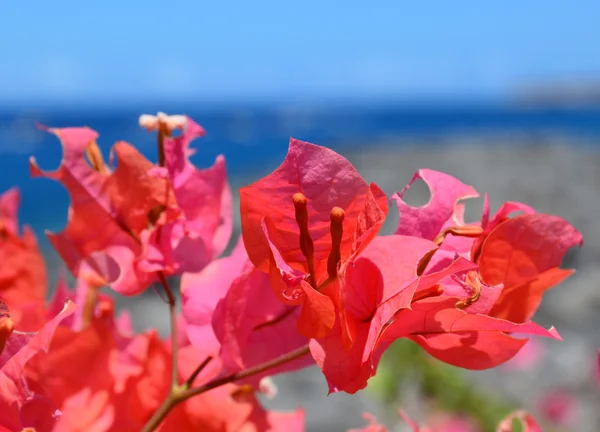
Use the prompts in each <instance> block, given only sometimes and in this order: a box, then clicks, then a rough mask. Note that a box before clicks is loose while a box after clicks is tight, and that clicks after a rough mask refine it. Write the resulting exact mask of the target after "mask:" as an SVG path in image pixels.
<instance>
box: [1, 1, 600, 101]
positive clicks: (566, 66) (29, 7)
mask: <svg viewBox="0 0 600 432" xmlns="http://www.w3.org/2000/svg"><path fill="white" fill-rule="evenodd" d="M0 17H1V18H2V19H1V25H0V53H1V56H2V57H1V58H2V62H1V65H2V67H1V68H0V104H11V103H16V102H19V103H28V102H30V101H38V102H40V101H47V102H53V103H61V102H68V101H75V100H78V101H86V102H88V103H92V104H93V103H96V102H97V103H101V102H114V101H123V100H152V99H196V100H197V99H198V98H204V99H206V100H218V99H223V100H236V99H237V100H256V99H271V98H278V99H280V98H288V97H289V98H300V97H308V98H322V99H327V98H331V99H354V98H357V99H361V98H367V99H390V98H391V99H394V98H407V99H414V98H443V97H450V98H453V97H466V98H471V97H475V98H477V97H489V96H492V97H493V96H499V95H503V94H506V92H510V91H512V90H513V89H514V88H516V87H519V86H521V85H526V84H528V83H531V82H541V81H547V80H550V81H552V80H572V79H576V80H588V79H589V80H592V79H595V78H600V48H599V46H600V26H599V25H598V18H599V17H600V3H599V2H597V1H593V0H578V1H577V2H565V1H552V0H546V1H537V0H530V1H526V2H517V1H491V0H490V1H481V0H479V1H475V0H464V1H459V2H450V1H437V2H416V1H414V2H408V1H401V0H395V1H383V0H382V1H378V2H369V3H368V2H364V1H361V2H358V1H357V2H353V1H344V2H341V1H311V0H305V1H300V2H286V1H281V0H278V1H252V2H250V1H237V2H226V1H211V2H204V1H200V0H188V1H168V2H167V1H152V0H147V1H140V0H98V1H88V2H85V1H80V0H79V1H74V0H54V1H33V2H32V1H2V2H1V3H0Z"/></svg>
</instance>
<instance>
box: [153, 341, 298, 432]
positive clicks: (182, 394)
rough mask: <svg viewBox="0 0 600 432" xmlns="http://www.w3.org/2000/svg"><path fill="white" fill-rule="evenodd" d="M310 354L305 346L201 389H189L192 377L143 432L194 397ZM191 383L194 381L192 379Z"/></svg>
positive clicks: (154, 427)
mask: <svg viewBox="0 0 600 432" xmlns="http://www.w3.org/2000/svg"><path fill="white" fill-rule="evenodd" d="M309 352H310V350H309V348H308V345H305V346H303V347H301V348H298V349H297V350H294V351H291V352H289V353H287V354H284V355H282V356H279V357H277V358H274V359H272V360H269V361H266V362H264V363H260V364H258V365H256V366H253V367H251V368H248V369H245V370H243V371H240V372H236V373H233V374H230V375H226V376H224V377H221V378H216V379H214V380H212V381H209V382H208V383H206V384H204V385H201V386H200V387H196V388H189V387H188V386H187V383H188V382H189V381H190V378H191V377H190V378H188V380H186V383H185V384H183V385H181V386H177V387H175V388H173V389H172V390H171V392H170V393H169V396H168V397H167V399H165V401H164V402H163V403H162V404H161V406H160V407H159V409H158V410H157V411H156V412H155V413H154V415H153V416H152V417H151V418H150V420H148V423H146V425H145V426H144V428H143V429H142V432H152V431H154V430H155V429H156V428H158V426H160V424H161V423H162V421H163V420H164V419H165V417H166V416H167V415H168V414H169V412H170V411H171V409H173V407H175V406H176V405H178V404H180V403H181V402H183V401H185V400H187V399H189V398H191V397H193V396H197V395H199V394H201V393H205V392H207V391H210V390H212V389H214V388H216V387H220V386H222V385H225V384H229V383H232V382H234V381H238V380H241V379H244V378H248V377H251V376H253V375H257V374H259V373H261V372H264V371H267V370H269V369H273V368H275V367H277V366H280V365H282V364H285V363H288V362H291V361H293V360H296V359H298V358H300V357H303V356H305V355H307V354H308V353H309ZM209 358H210V357H209ZM209 361H210V360H209V359H206V360H204V362H202V364H204V363H206V364H208V362H209ZM202 364H201V365H200V366H199V367H198V368H197V370H198V369H200V368H201V366H202ZM192 375H193V374H192ZM194 378H195V377H194ZM191 381H193V379H191Z"/></svg>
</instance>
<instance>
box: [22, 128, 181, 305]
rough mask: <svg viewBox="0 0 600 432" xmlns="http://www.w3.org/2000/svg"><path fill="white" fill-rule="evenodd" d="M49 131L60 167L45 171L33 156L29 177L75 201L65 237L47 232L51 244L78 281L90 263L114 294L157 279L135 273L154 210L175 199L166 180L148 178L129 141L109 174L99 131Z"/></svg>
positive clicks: (119, 146)
mask: <svg viewBox="0 0 600 432" xmlns="http://www.w3.org/2000/svg"><path fill="white" fill-rule="evenodd" d="M48 131H49V132H51V133H53V134H55V135H56V136H57V137H58V138H59V139H60V140H61V144H62V148H63V159H62V162H61V165H60V166H59V168H58V169H57V170H56V171H53V172H45V171H42V170H41V169H40V168H39V167H38V166H37V164H36V162H35V160H34V159H33V158H31V160H30V170H31V175H32V176H34V177H46V178H50V179H54V180H57V181H59V182H60V183H62V184H63V186H65V188H66V189H67V191H68V192H69V196H70V198H71V207H70V209H69V217H68V222H67V225H66V227H65V229H64V230H63V231H62V232H61V233H58V234H54V233H48V238H49V240H50V242H51V243H52V245H53V246H54V247H55V249H56V250H57V251H58V253H59V255H60V256H61V257H62V258H63V260H64V261H65V263H66V264H67V266H68V267H69V269H70V270H71V272H72V273H73V275H74V276H75V277H79V273H80V269H81V267H82V265H83V264H87V265H88V266H89V267H92V268H94V269H95V270H96V272H97V273H98V274H99V275H100V276H101V277H102V278H103V279H104V280H105V281H106V282H107V283H108V284H110V285H111V287H112V288H113V289H114V290H116V291H118V292H120V293H122V294H127V295H132V294H137V293H139V292H140V291H142V290H143V289H145V288H146V287H147V286H148V284H149V283H150V282H151V281H152V280H153V277H154V276H153V275H152V274H148V273H146V272H143V271H140V270H138V269H136V266H135V260H136V257H137V256H139V254H140V252H141V245H140V239H139V235H140V233H141V232H142V231H143V230H144V229H146V228H147V226H148V215H149V214H150V212H151V211H152V210H153V209H154V208H156V207H157V206H158V207H160V206H165V205H166V203H168V202H170V200H172V199H173V197H172V192H171V191H170V187H169V185H168V183H167V181H166V180H164V179H161V178H157V177H154V176H150V175H148V171H149V170H150V169H151V168H152V166H153V165H152V164H151V163H150V162H149V161H148V160H147V159H146V158H144V156H142V155H141V154H140V153H139V152H138V151H137V150H136V149H135V148H134V147H132V146H131V145H129V144H127V143H125V142H122V141H121V142H118V143H117V144H115V146H114V147H113V152H114V154H115V155H116V158H117V160H118V164H117V168H116V169H115V170H114V172H111V170H110V169H109V168H108V167H107V166H106V165H105V164H104V161H103V159H102V155H101V153H100V150H99V149H98V146H97V144H96V138H97V137H98V134H97V133H96V132H95V131H93V130H91V129H89V128H87V127H83V128H65V129H48ZM86 156H87V158H88V160H89V163H88V162H86Z"/></svg>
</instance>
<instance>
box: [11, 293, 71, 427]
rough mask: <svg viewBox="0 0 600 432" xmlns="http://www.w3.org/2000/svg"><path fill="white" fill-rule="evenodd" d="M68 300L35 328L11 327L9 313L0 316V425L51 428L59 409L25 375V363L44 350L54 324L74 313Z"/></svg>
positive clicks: (56, 324) (47, 345) (48, 396)
mask: <svg viewBox="0 0 600 432" xmlns="http://www.w3.org/2000/svg"><path fill="white" fill-rule="evenodd" d="M74 310H75V305H74V304H73V303H70V302H67V303H66V304H64V307H63V309H62V310H61V312H60V313H59V314H58V315H56V316H55V317H54V318H53V319H51V320H50V321H49V322H47V323H46V324H45V325H44V326H43V327H42V328H41V329H40V330H39V331H37V332H30V333H26V332H20V331H16V330H13V324H12V320H11V318H10V317H9V316H7V315H8V314H5V316H3V317H0V427H5V428H7V429H8V430H10V431H14V430H21V429H22V428H24V427H33V428H35V429H36V431H38V432H46V431H48V432H49V431H50V430H52V426H53V424H54V422H55V419H56V417H57V416H58V414H59V413H58V412H57V411H56V407H57V406H56V405H55V403H54V401H53V400H52V397H51V395H49V394H47V393H45V392H40V391H37V390H36V389H35V387H34V386H33V385H29V384H30V383H29V382H28V381H27V380H26V379H25V377H24V373H25V372H24V371H25V367H26V365H27V363H28V362H29V361H30V360H31V358H32V357H33V356H35V355H36V354H37V353H39V352H43V351H47V350H48V347H49V345H50V341H51V339H52V337H53V334H54V333H55V331H56V328H57V326H58V325H59V324H60V322H61V321H62V320H63V319H64V318H65V317H67V316H69V315H70V314H72V313H73V311H74Z"/></svg>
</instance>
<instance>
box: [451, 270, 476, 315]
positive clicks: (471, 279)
mask: <svg viewBox="0 0 600 432" xmlns="http://www.w3.org/2000/svg"><path fill="white" fill-rule="evenodd" d="M465 285H467V286H469V287H471V288H472V289H473V291H472V293H471V295H470V296H469V297H467V298H466V299H464V300H460V301H458V302H456V307H457V308H458V309H464V308H466V307H469V306H471V305H472V304H473V303H475V302H476V301H477V300H479V297H480V296H481V287H482V283H481V276H480V275H479V273H477V272H475V271H470V272H469V273H467V276H466V277H465Z"/></svg>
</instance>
